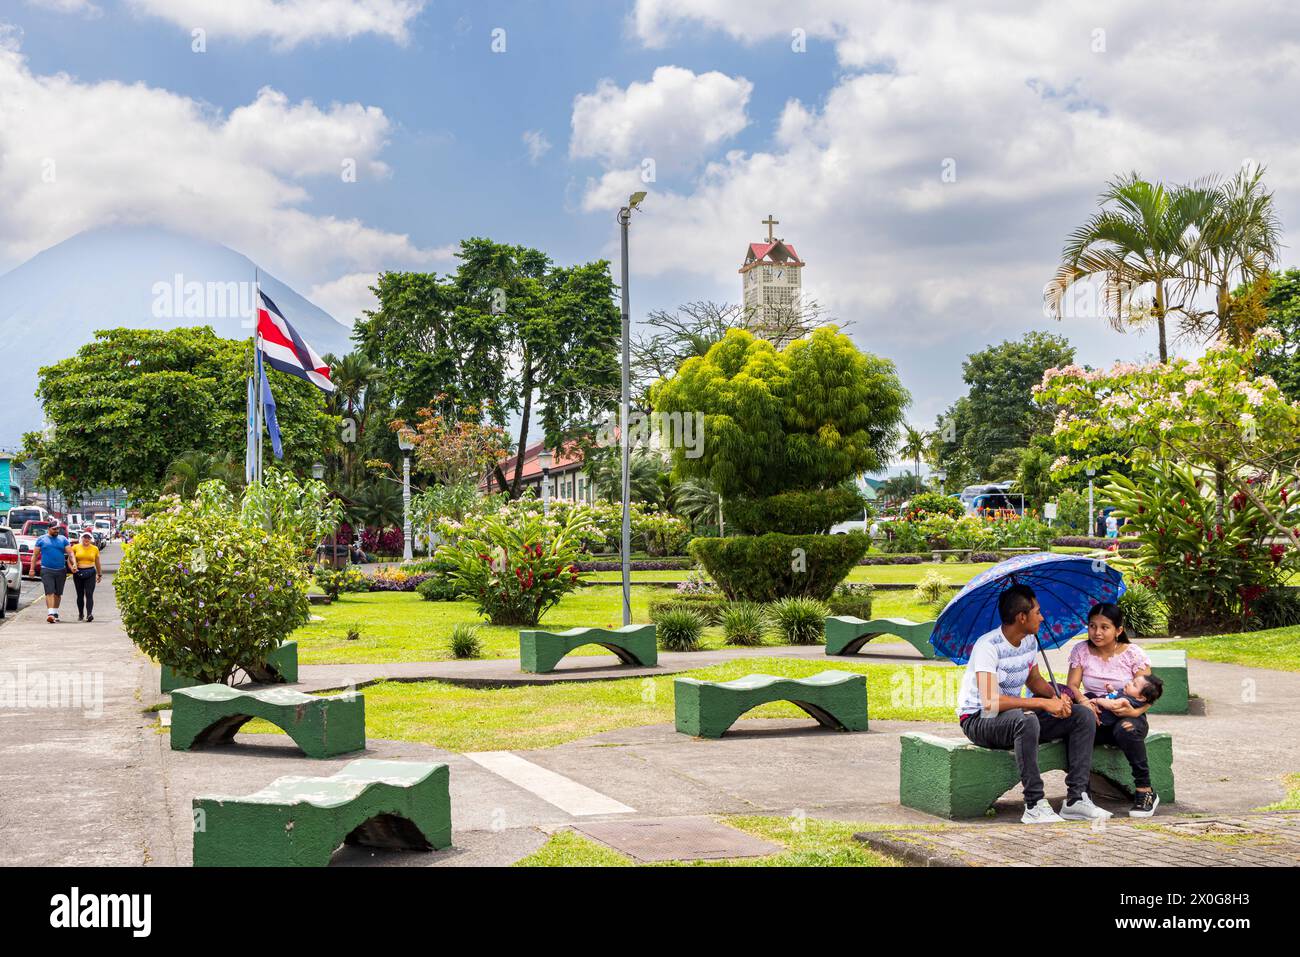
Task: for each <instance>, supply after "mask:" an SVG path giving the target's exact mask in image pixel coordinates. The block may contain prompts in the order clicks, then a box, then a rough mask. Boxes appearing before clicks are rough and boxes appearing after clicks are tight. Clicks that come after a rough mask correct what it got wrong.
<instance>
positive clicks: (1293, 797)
mask: <svg viewBox="0 0 1300 957" xmlns="http://www.w3.org/2000/svg"><path fill="white" fill-rule="evenodd" d="M1282 783H1283V784H1284V785H1286V797H1284V798H1283V799H1282V800H1280V801H1278V802H1277V803H1276V804H1266V805H1265V806H1264V807H1257V808H1255V810H1256V811H1300V774H1288V775H1286V776H1285V777H1284V778H1282Z"/></svg>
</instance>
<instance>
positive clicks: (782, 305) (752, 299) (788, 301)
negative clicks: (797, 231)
mask: <svg viewBox="0 0 1300 957" xmlns="http://www.w3.org/2000/svg"><path fill="white" fill-rule="evenodd" d="M762 222H763V225H765V226H766V227H767V242H762V243H750V244H749V249H748V250H747V251H746V253H745V261H744V263H743V264H741V267H740V275H741V277H742V278H741V284H742V288H743V291H744V299H743V302H744V304H745V318H746V319H747V321H748V325H749V326H750V328H751V329H753V330H754V331H755V332H756V333H757V334H759V335H762V336H764V338H767V339H771V340H772V341H773V342H774V343H775V344H776V345H777V346H778V347H780V346H783V345H785V344H786V343H787V342H789V341H790V340H791V339H794V338H797V335H796V333H797V328H798V323H797V319H798V314H799V311H800V310H801V308H802V306H801V300H802V294H803V275H802V274H803V267H804V262H803V260H801V259H800V258H799V254H798V253H796V252H795V251H794V246H792V245H790V244H789V243H787V242H786V241H785V240H783V239H778V238H776V236H775V235H774V234H773V233H772V227H774V226H777V225H779V224H780V222H781V221H780V220H779V219H775V218H774V217H773V216H772V214H771V213H768V214H767V219H765V220H763V221H762Z"/></svg>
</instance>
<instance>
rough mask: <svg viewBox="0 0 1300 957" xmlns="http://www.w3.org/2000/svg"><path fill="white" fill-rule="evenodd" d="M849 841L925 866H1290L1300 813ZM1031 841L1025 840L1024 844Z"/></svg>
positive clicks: (866, 836)
mask: <svg viewBox="0 0 1300 957" xmlns="http://www.w3.org/2000/svg"><path fill="white" fill-rule="evenodd" d="M856 837H857V839H858V840H860V841H863V842H864V843H866V844H868V845H870V846H871V847H872V848H874V849H875V850H877V851H881V852H882V853H885V854H890V855H893V856H894V857H900V858H902V859H903V860H905V861H907V862H908V863H910V864H919V865H922V866H927V867H999V866H1001V867H1050V866H1052V865H1062V864H1064V865H1069V866H1072V867H1152V866H1154V867H1295V866H1297V865H1300V813H1297V812H1294V811H1274V812H1269V813H1260V814H1243V815H1238V816H1218V817H1212V818H1204V817H1173V818H1170V817H1156V818H1153V819H1151V820H1150V821H1144V822H1136V821H1131V820H1129V819H1127V818H1115V819H1112V820H1110V821H1106V822H1104V823H1103V824H1101V825H1098V826H1095V827H1094V826H1091V825H1087V824H1084V825H1079V824H1039V825H1035V826H1034V827H1033V829H1032V831H1031V832H1029V833H1026V829H1025V827H1024V826H1023V825H1020V824H999V825H996V826H993V827H988V826H980V825H962V826H948V827H938V828H925V829H921V828H893V829H889V830H882V831H868V832H864V833H862V834H858V835H856ZM1029 838H1032V839H1029Z"/></svg>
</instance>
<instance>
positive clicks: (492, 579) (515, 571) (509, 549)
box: [437, 509, 591, 625]
mask: <svg viewBox="0 0 1300 957" xmlns="http://www.w3.org/2000/svg"><path fill="white" fill-rule="evenodd" d="M503 511H505V510H503ZM590 530H591V526H590V519H589V518H588V516H586V515H585V514H584V513H583V512H582V511H581V510H578V509H574V510H572V511H570V512H569V514H568V515H566V516H565V518H564V520H563V522H559V521H557V520H556V519H554V518H552V519H550V520H548V519H545V518H543V517H542V516H540V515H535V514H529V513H524V514H512V515H509V516H507V517H502V516H501V515H491V516H485V517H483V518H481V519H480V520H479V521H478V522H477V524H476V529H475V532H474V534H472V535H468V534H464V526H462V528H461V535H460V536H459V537H458V538H457V539H456V541H455V543H454V544H450V545H444V546H442V547H441V548H439V549H438V556H437V557H438V558H440V559H442V560H444V561H446V562H447V563H448V564H449V565H450V566H452V571H451V578H452V580H453V581H455V582H456V583H457V585H458V586H459V587H460V590H461V591H462V592H463V593H464V594H465V595H467V596H469V597H471V598H474V599H475V600H476V601H477V602H478V610H479V614H481V615H484V616H485V617H486V618H487V619H488V620H489V621H490V622H491V623H492V624H494V625H536V624H537V623H538V621H540V620H541V618H542V616H543V615H544V614H546V612H547V611H548V610H549V609H550V608H551V607H552V606H554V605H555V604H556V603H557V602H558V601H559V600H560V599H561V598H563V597H564V596H565V595H566V594H568V593H569V592H570V591H572V590H573V589H574V588H575V587H577V584H578V570H577V567H576V566H575V565H574V561H575V560H576V559H577V557H578V555H579V553H580V549H581V547H582V544H583V543H584V542H585V541H587V539H588V536H589V534H590Z"/></svg>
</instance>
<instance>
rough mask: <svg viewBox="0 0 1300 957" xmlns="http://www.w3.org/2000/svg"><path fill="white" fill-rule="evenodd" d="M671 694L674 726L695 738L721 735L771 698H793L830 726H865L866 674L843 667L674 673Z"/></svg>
mask: <svg viewBox="0 0 1300 957" xmlns="http://www.w3.org/2000/svg"><path fill="white" fill-rule="evenodd" d="M673 694H674V702H673V704H674V708H675V710H676V717H677V730H678V731H680V732H681V733H682V734H691V735H694V736H696V737H698V738H720V737H722V735H723V733H724V732H725V731H726V730H727V729H728V728H730V727H731V726H732V725H733V724H735V723H736V719H738V718H739V717H740V716H741V715H742V714H744V713H745V712H746V711H749V710H751V709H753V708H757V707H758V706H759V705H761V704H767V703H768V702H769V701H789V702H792V703H794V704H796V705H798V706H799V707H800V708H802V709H803V710H804V711H806V712H808V714H810V715H812V716H813V717H814V718H816V719H817V721H818V722H819V723H820V724H823V725H825V726H826V727H828V728H836V729H838V730H840V731H866V730H867V678H866V675H857V674H852V673H851V672H847V671H823V672H821V674H816V675H813V676H812V677H811V678H779V677H777V676H776V675H746V676H745V677H744V678H737V679H735V680H734V681H700V680H699V679H696V678H676V679H674V681H673Z"/></svg>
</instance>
